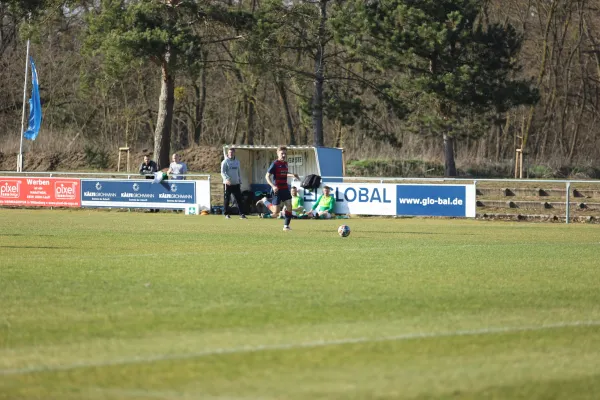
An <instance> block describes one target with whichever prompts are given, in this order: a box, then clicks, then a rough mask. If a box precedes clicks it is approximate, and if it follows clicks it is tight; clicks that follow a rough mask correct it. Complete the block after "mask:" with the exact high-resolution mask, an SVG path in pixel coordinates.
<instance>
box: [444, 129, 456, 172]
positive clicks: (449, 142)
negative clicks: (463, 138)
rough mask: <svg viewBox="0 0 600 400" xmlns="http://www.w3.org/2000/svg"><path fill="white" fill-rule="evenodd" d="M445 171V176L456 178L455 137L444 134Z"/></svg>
mask: <svg viewBox="0 0 600 400" xmlns="http://www.w3.org/2000/svg"><path fill="white" fill-rule="evenodd" d="M444 159H445V160H444V171H445V176H456V164H455V163H454V137H452V136H450V135H449V134H448V133H444Z"/></svg>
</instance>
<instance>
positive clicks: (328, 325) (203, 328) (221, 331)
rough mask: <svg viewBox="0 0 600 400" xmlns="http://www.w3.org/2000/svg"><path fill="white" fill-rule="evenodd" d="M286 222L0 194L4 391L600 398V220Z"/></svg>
mask: <svg viewBox="0 0 600 400" xmlns="http://www.w3.org/2000/svg"><path fill="white" fill-rule="evenodd" d="M342 223H344V224H348V225H349V226H350V227H351V228H352V233H351V235H350V236H349V237H348V238H340V237H339V236H338V235H337V227H338V226H339V225H340V224H342ZM282 225H283V223H282V221H281V220H268V219H265V220H263V219H258V218H257V217H251V219H249V220H239V219H237V218H233V219H231V220H225V219H224V218H222V217H219V216H184V215H182V214H173V213H160V214H145V213H138V212H116V211H87V210H73V211H68V210H54V211H52V210H16V209H0V399H10V400H15V399H178V400H179V399H598V398H600V261H599V257H600V230H599V227H598V226H597V225H584V224H570V225H565V224H531V223H517V222H490V221H475V220H459V219H454V220H452V219H416V218H415V219H389V218H362V219H349V220H331V221H309V220H294V221H292V225H291V227H292V229H293V231H292V232H282Z"/></svg>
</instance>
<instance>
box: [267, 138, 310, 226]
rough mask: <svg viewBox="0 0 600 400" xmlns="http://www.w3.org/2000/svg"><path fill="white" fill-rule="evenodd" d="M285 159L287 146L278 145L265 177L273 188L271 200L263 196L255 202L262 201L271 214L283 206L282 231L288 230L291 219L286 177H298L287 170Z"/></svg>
mask: <svg viewBox="0 0 600 400" xmlns="http://www.w3.org/2000/svg"><path fill="white" fill-rule="evenodd" d="M286 159H287V147H285V146H279V147H278V148H277V160H275V161H273V163H272V164H271V166H270V167H269V169H268V170H267V174H266V175H265V178H266V179H267V183H269V185H271V187H272V188H273V193H274V195H273V202H272V203H270V202H268V201H267V198H266V197H263V198H262V199H260V200H259V201H258V203H256V205H258V204H259V203H263V204H264V205H265V206H266V207H267V208H268V209H269V210H270V211H271V212H272V213H273V215H278V214H279V211H280V210H281V209H282V208H283V207H284V206H285V222H284V225H283V230H284V231H290V230H291V229H290V221H291V220H292V212H291V211H290V210H291V209H292V194H291V193H290V187H289V186H288V182H287V180H288V177H290V176H293V177H294V178H296V179H300V177H299V176H298V174H290V173H289V172H288V163H287V161H286Z"/></svg>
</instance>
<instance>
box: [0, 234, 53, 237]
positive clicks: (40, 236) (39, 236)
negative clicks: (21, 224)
mask: <svg viewBox="0 0 600 400" xmlns="http://www.w3.org/2000/svg"><path fill="white" fill-rule="evenodd" d="M0 236H29V237H30V236H39V237H42V236H56V235H37V234H31V235H30V234H27V233H0Z"/></svg>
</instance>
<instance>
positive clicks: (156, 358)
mask: <svg viewBox="0 0 600 400" xmlns="http://www.w3.org/2000/svg"><path fill="white" fill-rule="evenodd" d="M599 326H600V321H572V322H558V323H553V324H548V325H541V326H523V327H498V328H482V329H477V330H465V331H450V332H420V333H410V334H400V335H396V336H388V337H372V338H367V337H357V338H344V339H337V340H329V341H328V340H320V341H314V342H305V343H286V344H276V345H269V344H264V345H257V346H242V347H233V348H216V349H210V350H206V351H202V352H198V353H188V354H157V355H146V356H139V357H133V358H126V359H115V360H108V361H104V362H97V363H94V362H90V363H87V362H85V361H80V362H76V363H73V364H70V365H56V366H46V365H41V366H31V367H26V368H20V369H3V370H0V375H21V374H28V373H36V372H54V371H68V370H72V369H77V368H97V367H108V366H117V365H126V364H143V363H153V362H160V361H177V360H188V359H194V358H200V357H206V356H215V355H222V354H237V353H255V352H261V351H277V350H296V349H310V348H317V347H327V346H340V345H352V344H364V343H367V344H368V343H378V342H395V341H404V340H415V339H436V338H445V337H457V336H482V335H496V334H512V333H518V332H532V331H542V330H550V329H564V328H574V327H599ZM599 351H600V349H599Z"/></svg>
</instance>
